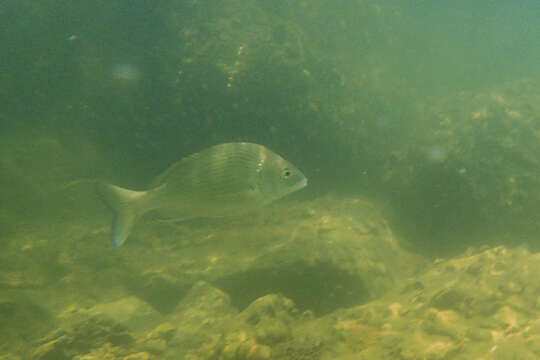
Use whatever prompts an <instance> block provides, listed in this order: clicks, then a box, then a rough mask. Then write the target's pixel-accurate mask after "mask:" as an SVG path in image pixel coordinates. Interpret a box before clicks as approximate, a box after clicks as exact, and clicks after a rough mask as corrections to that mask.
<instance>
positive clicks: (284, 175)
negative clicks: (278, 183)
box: [281, 168, 292, 179]
mask: <svg viewBox="0 0 540 360" xmlns="http://www.w3.org/2000/svg"><path fill="white" fill-rule="evenodd" d="M291 174H292V172H291V169H289V168H285V169H283V171H282V172H281V177H282V178H284V179H287V178H289V177H290V176H291Z"/></svg>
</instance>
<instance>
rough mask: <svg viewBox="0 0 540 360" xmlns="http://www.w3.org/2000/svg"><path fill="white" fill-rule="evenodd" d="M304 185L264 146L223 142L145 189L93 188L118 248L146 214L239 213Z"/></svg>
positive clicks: (176, 166)
mask: <svg viewBox="0 0 540 360" xmlns="http://www.w3.org/2000/svg"><path fill="white" fill-rule="evenodd" d="M306 185H307V179H306V177H305V176H304V174H302V172H301V171H300V170H298V169H297V168H296V167H295V166H294V165H293V164H291V163H290V162H288V161H287V160H285V159H283V158H282V157H281V156H279V155H278V154H276V153H274V152H272V151H271V150H269V149H267V148H265V147H264V146H262V145H258V144H252V143H226V144H220V145H215V146H212V147H210V148H208V149H205V150H203V151H201V152H199V153H196V154H193V155H191V156H188V157H186V158H183V159H181V160H180V161H178V162H176V163H175V164H173V165H171V166H170V167H169V168H168V169H167V170H166V171H165V172H164V173H163V174H161V175H160V176H158V177H157V178H156V179H155V180H154V182H153V183H152V185H151V187H150V189H148V190H146V191H133V190H128V189H124V188H121V187H119V186H115V185H111V184H106V183H102V182H98V183H97V185H96V190H97V192H98V193H99V194H100V195H101V197H102V198H103V200H104V201H105V203H106V204H107V205H108V206H109V207H110V208H111V209H112V210H113V212H114V214H115V218H114V220H113V227H112V237H113V244H114V245H115V246H121V245H122V244H123V243H124V242H125V241H126V239H127V237H128V235H129V233H130V231H131V228H132V227H133V225H134V224H135V222H136V220H137V219H138V218H139V217H140V216H141V215H143V214H144V213H146V212H149V211H151V210H160V211H162V212H165V213H167V214H168V215H170V216H174V217H177V218H179V219H188V218H195V217H220V216H228V215H238V214H243V213H248V212H249V211H251V210H254V209H256V208H259V207H262V206H264V205H266V204H269V203H271V202H273V201H275V200H277V199H279V198H281V197H283V196H285V195H287V194H290V193H292V192H295V191H297V190H300V189H302V188H303V187H305V186H306Z"/></svg>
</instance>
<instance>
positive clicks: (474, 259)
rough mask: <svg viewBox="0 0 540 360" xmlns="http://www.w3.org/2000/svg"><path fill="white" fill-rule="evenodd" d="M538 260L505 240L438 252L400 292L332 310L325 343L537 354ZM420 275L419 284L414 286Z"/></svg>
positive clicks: (356, 348)
mask: <svg viewBox="0 0 540 360" xmlns="http://www.w3.org/2000/svg"><path fill="white" fill-rule="evenodd" d="M538 260H539V257H538V254H534V255H533V254H529V253H528V252H524V251H522V250H521V249H513V250H511V249H508V248H504V247H497V248H492V249H485V250H482V251H477V252H475V251H470V252H469V253H468V254H466V255H463V256H460V257H456V258H454V259H449V260H437V261H435V262H434V263H433V264H432V265H431V266H429V267H428V268H427V269H426V270H425V271H424V272H423V274H420V275H419V276H417V277H415V278H414V279H411V282H410V283H404V284H403V288H402V289H401V290H399V291H397V292H396V293H392V294H387V295H386V296H384V297H383V298H381V299H379V300H376V301H373V302H370V303H368V304H365V305H361V306H358V307H354V308H350V309H347V310H341V311H336V312H334V313H332V314H329V315H328V316H327V317H326V318H327V319H328V320H329V321H330V322H332V323H333V324H334V325H333V328H334V334H333V336H331V337H330V338H329V340H327V343H331V344H333V345H332V347H331V348H332V349H338V350H334V351H333V352H332V351H328V354H333V355H332V356H337V355H336V354H338V355H339V356H345V357H344V358H347V357H346V356H352V354H354V357H353V358H360V359H371V358H392V359H418V358H421V359H458V360H462V359H463V360H465V359H472V358H485V359H506V358H509V359H512V358H515V359H521V358H523V359H529V358H530V359H532V358H534V356H538V347H537V346H535V345H534V344H535V341H534V340H533V339H537V337H538V335H537V333H538V331H537V330H538V329H537V328H538V326H537V323H538V319H537V318H538V311H537V310H536V308H535V302H536V296H537V295H533V294H536V293H537V288H538V287H537V285H536V282H537V281H536V280H535V275H533V274H534V273H536V272H537V271H540V265H538V264H539V262H538ZM419 283H421V284H422V286H418V285H415V286H411V284H419ZM509 284H520V285H519V286H518V285H511V286H509ZM516 289H521V290H520V291H517V290H516ZM527 289H528V290H527ZM321 320H322V319H319V320H317V321H321ZM510 348H513V349H514V350H515V356H514V355H512V354H510V352H509V350H508V349H510ZM533 354H534V355H533ZM328 356H329V357H328V358H331V356H330V355H328Z"/></svg>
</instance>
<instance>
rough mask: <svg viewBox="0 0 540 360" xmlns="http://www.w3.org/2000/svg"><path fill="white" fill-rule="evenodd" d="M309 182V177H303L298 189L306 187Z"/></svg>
mask: <svg viewBox="0 0 540 360" xmlns="http://www.w3.org/2000/svg"><path fill="white" fill-rule="evenodd" d="M307 184H308V179H307V178H303V179H302V181H300V182H299V183H298V187H297V190H300V189H302V188H305V187H306V186H307Z"/></svg>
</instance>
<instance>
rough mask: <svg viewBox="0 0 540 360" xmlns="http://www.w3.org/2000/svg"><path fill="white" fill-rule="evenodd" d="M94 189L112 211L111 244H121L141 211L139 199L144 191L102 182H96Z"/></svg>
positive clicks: (117, 245)
mask: <svg viewBox="0 0 540 360" xmlns="http://www.w3.org/2000/svg"><path fill="white" fill-rule="evenodd" d="M96 191H97V193H98V194H99V195H100V196H101V198H102V199H103V201H104V202H105V204H107V206H108V207H109V208H110V209H111V210H112V211H113V213H114V220H113V223H112V240H113V244H114V246H116V247H119V246H122V244H123V243H124V242H125V241H126V239H127V238H128V236H129V233H130V232H131V229H132V228H133V225H134V224H135V221H137V217H138V216H139V215H140V213H141V211H140V199H141V198H142V197H143V196H144V195H145V194H146V192H144V191H133V190H128V189H123V188H121V187H119V186H115V185H111V184H106V183H102V182H97V183H96Z"/></svg>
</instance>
